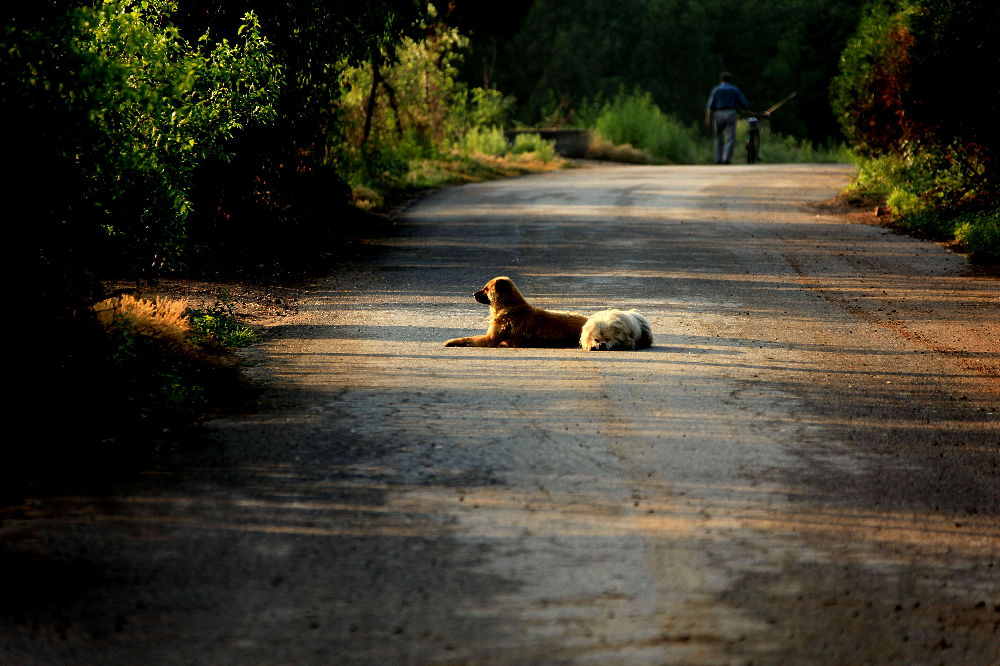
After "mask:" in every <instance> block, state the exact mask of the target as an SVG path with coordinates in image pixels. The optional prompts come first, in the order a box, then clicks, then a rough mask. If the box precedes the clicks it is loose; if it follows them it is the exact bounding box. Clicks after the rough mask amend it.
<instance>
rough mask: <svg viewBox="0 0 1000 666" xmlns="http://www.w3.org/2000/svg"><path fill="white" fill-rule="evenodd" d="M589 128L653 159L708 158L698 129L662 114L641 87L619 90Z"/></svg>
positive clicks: (686, 161)
mask: <svg viewBox="0 0 1000 666" xmlns="http://www.w3.org/2000/svg"><path fill="white" fill-rule="evenodd" d="M588 115H591V116H593V111H592V110H591V111H589V112H588ZM591 129H593V130H594V131H596V132H597V133H598V134H600V136H602V137H603V138H604V139H605V140H607V141H610V142H611V143H613V144H617V145H623V144H629V145H631V146H633V147H635V148H637V149H639V150H641V151H643V152H646V153H648V154H649V155H650V156H651V157H652V158H653V160H654V161H656V162H663V163H675V164H691V163H696V162H702V161H705V159H707V158H706V157H705V156H704V150H703V149H702V148H701V147H700V146H699V144H700V143H701V142H700V141H699V139H698V134H697V132H696V131H695V130H694V129H693V128H690V127H685V126H684V125H682V124H681V123H680V122H679V121H677V120H675V119H674V118H671V117H670V116H668V115H666V114H664V113H663V112H662V111H661V110H660V108H659V107H658V106H656V104H655V103H654V102H653V98H652V95H650V94H649V93H647V92H644V91H642V90H636V91H634V92H632V93H626V92H624V91H622V92H620V93H619V94H618V95H617V96H616V97H615V98H614V99H612V100H611V101H609V102H607V103H605V104H604V105H603V106H602V107H601V110H600V112H599V113H597V114H596V120H595V121H594V123H593V127H592V128H591Z"/></svg>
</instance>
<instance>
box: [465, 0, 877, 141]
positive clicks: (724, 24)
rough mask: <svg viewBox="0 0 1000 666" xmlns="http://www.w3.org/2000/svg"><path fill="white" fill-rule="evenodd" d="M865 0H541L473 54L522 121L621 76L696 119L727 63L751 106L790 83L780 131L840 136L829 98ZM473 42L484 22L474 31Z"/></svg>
mask: <svg viewBox="0 0 1000 666" xmlns="http://www.w3.org/2000/svg"><path fill="white" fill-rule="evenodd" d="M861 2H862V0H849V1H845V0H768V1H764V0H623V1H622V2H615V3H609V2H603V1H602V0H537V1H536V2H534V3H532V5H531V7H530V8H529V9H528V11H527V13H526V16H525V18H524V20H523V22H522V23H521V24H520V26H519V28H518V29H517V30H516V31H514V33H513V35H512V36H511V37H509V38H502V39H500V40H499V47H498V48H497V55H496V58H495V60H489V61H487V62H488V65H484V64H483V59H482V58H480V59H474V58H472V59H470V60H469V61H468V63H467V65H466V67H467V69H468V70H469V71H470V74H469V76H470V77H479V76H483V75H482V74H481V73H480V72H482V71H484V69H485V68H486V67H487V66H488V67H489V71H490V76H489V77H485V76H484V77H483V78H488V79H489V80H490V81H492V82H493V84H494V85H495V86H496V87H498V88H499V89H500V90H503V91H504V92H505V93H507V94H509V95H511V96H513V97H514V98H516V99H517V101H518V108H517V118H518V120H520V121H521V122H524V123H526V124H535V123H546V124H550V123H551V124H570V125H576V124H579V123H580V122H581V121H580V119H579V117H578V114H579V112H580V110H581V108H583V107H584V106H585V105H587V104H590V105H593V104H594V103H597V102H600V101H604V100H608V99H611V98H613V97H615V96H616V95H617V94H618V92H619V91H620V90H621V89H622V88H624V89H627V90H633V89H635V88H640V89H642V90H644V91H646V92H648V93H649V94H650V96H651V99H652V101H653V103H655V104H656V106H658V107H659V108H660V109H662V110H663V112H664V113H666V114H668V115H670V116H672V117H674V118H676V119H677V120H678V121H679V122H680V123H681V124H682V125H685V126H686V125H689V124H691V123H696V122H699V121H700V119H701V117H702V115H703V112H704V111H703V110H704V105H705V99H706V97H707V95H708V91H709V89H710V88H711V87H712V86H713V85H714V84H715V83H716V82H718V77H719V73H720V72H722V71H723V70H728V71H731V72H732V73H733V75H734V78H735V81H736V82H737V84H738V85H740V86H741V88H742V89H743V91H744V92H745V93H746V94H747V96H748V98H749V100H750V103H751V104H753V105H755V106H756V107H757V109H758V110H762V109H764V108H767V107H768V106H770V105H771V104H773V103H775V102H777V101H778V100H780V99H782V98H783V97H785V95H786V94H788V93H789V92H792V91H796V92H797V93H798V96H797V97H796V98H795V101H794V103H792V104H789V105H787V106H786V107H784V108H783V109H782V110H781V112H780V114H779V115H776V116H775V119H774V122H775V128H776V129H778V130H780V131H781V132H783V133H786V134H791V135H795V136H799V137H802V138H806V139H809V140H811V141H813V142H818V143H826V142H827V141H828V140H830V139H831V138H837V137H838V132H837V126H836V122H835V121H834V118H833V115H832V114H831V112H830V106H829V101H828V85H829V80H830V78H831V77H832V76H833V74H834V73H835V72H836V68H837V58H838V56H839V53H840V51H841V49H842V48H843V45H844V43H845V42H846V40H847V38H848V37H849V36H850V34H851V32H852V31H853V30H854V27H855V25H856V23H857V17H858V12H859V7H860V5H861ZM472 39H473V45H474V46H476V47H478V48H479V49H480V50H483V49H484V44H486V45H491V44H492V43H493V41H494V39H495V38H494V37H493V35H492V34H491V33H490V32H489V31H484V30H483V29H482V28H478V31H474V32H473V34H472Z"/></svg>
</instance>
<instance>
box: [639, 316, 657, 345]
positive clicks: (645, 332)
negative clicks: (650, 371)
mask: <svg viewBox="0 0 1000 666" xmlns="http://www.w3.org/2000/svg"><path fill="white" fill-rule="evenodd" d="M635 318H636V319H638V320H639V339H638V340H636V342H635V348H636V349H646V348H647V347H652V346H653V327H652V326H650V325H649V320H648V319H646V318H645V317H644V316H642V315H641V314H639V313H638V312H635Z"/></svg>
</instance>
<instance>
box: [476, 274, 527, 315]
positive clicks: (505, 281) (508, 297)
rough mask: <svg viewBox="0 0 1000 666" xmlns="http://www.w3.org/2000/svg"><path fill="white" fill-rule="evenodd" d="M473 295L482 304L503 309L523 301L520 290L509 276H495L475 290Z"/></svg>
mask: <svg viewBox="0 0 1000 666" xmlns="http://www.w3.org/2000/svg"><path fill="white" fill-rule="evenodd" d="M473 297H474V298H475V299H476V300H477V301H479V302H480V303H482V304H483V305H489V306H490V307H493V308H497V309H503V308H505V307H512V306H514V305H519V304H521V303H523V302H524V297H523V296H521V292H520V291H518V289H517V287H516V286H514V282H513V281H512V280H511V279H510V278H509V277H504V276H501V277H495V278H493V279H492V280H490V281H489V282H487V283H486V285H485V286H484V287H483V288H482V289H480V290H479V291H477V292H476V293H475V294H474V295H473Z"/></svg>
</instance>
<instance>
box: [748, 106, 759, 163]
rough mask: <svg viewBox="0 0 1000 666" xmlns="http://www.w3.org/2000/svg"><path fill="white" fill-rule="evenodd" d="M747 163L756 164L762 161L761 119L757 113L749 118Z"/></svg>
mask: <svg viewBox="0 0 1000 666" xmlns="http://www.w3.org/2000/svg"><path fill="white" fill-rule="evenodd" d="M747 125H749V129H748V130H747V164H756V163H757V162H758V161H760V119H759V118H757V116H756V114H753V115H750V116H749V117H748V118H747Z"/></svg>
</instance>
